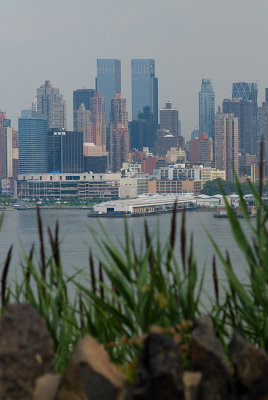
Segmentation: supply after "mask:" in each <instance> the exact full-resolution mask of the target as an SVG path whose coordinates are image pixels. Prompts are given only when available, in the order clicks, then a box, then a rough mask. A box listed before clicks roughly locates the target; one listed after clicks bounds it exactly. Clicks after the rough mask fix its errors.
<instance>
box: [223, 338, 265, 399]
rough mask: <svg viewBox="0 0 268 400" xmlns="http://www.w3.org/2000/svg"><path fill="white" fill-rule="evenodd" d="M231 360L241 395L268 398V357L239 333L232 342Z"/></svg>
mask: <svg viewBox="0 0 268 400" xmlns="http://www.w3.org/2000/svg"><path fill="white" fill-rule="evenodd" d="M230 354H231V360H232V362H233V364H234V367H235V374H236V377H237V380H238V391H239V395H240V396H243V398H245V399H256V400H257V399H262V400H264V399H268V380H267V377H268V357H267V355H266V353H265V351H264V350H263V349H257V348H255V347H253V346H251V345H250V344H248V343H246V341H245V340H244V339H243V338H242V337H241V336H240V335H238V334H234V336H233V338H232V341H231V344H230Z"/></svg>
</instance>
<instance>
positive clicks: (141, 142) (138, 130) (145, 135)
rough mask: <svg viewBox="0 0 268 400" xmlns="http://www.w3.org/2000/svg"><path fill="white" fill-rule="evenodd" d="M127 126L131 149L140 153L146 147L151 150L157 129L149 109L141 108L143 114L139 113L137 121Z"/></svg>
mask: <svg viewBox="0 0 268 400" xmlns="http://www.w3.org/2000/svg"><path fill="white" fill-rule="evenodd" d="M129 125H130V146H131V148H132V149H137V150H140V151H142V149H143V147H148V148H149V149H150V150H152V148H153V145H154V142H155V141H156V132H157V129H156V126H155V124H154V122H153V113H152V112H151V109H150V107H149V106H147V107H143V112H142V113H139V116H138V120H133V121H132V122H130V123H129Z"/></svg>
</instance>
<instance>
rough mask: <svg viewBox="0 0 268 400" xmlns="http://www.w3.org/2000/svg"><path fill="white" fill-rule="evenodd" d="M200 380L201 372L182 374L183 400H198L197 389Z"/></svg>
mask: <svg viewBox="0 0 268 400" xmlns="http://www.w3.org/2000/svg"><path fill="white" fill-rule="evenodd" d="M201 379H202V374H201V372H188V371H187V372H184V374H183V384H184V398H185V400H198V399H199V387H200V382H201Z"/></svg>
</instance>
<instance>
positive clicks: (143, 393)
mask: <svg viewBox="0 0 268 400" xmlns="http://www.w3.org/2000/svg"><path fill="white" fill-rule="evenodd" d="M182 373H183V371H182V365H181V359H180V351H179V347H178V345H176V343H175V342H174V340H173V339H172V338H171V337H169V336H164V335H160V334H150V335H149V336H148V337H147V339H146V340H145V342H144V346H143V349H142V353H141V356H140V359H139V362H138V368H137V381H136V384H135V387H134V396H133V399H134V400H149V399H150V400H151V399H154V400H160V399H161V400H162V399H165V400H175V399H176V400H178V399H183V398H184V390H183V383H182Z"/></svg>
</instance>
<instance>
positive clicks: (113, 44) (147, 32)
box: [0, 0, 268, 138]
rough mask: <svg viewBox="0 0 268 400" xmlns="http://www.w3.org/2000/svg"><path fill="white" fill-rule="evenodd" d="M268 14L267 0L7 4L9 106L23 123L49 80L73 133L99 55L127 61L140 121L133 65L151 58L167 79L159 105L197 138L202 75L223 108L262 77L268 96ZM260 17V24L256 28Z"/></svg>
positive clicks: (126, 80) (0, 85)
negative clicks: (265, 45) (238, 86)
mask: <svg viewBox="0 0 268 400" xmlns="http://www.w3.org/2000/svg"><path fill="white" fill-rule="evenodd" d="M52 4H53V12H51V7H50V6H49V5H52ZM230 9H231V10H232V12H231V13H230ZM103 10H105V12H103ZM267 11H268V4H267V3H266V2H265V1H264V0H260V1H258V2H257V3H255V4H253V3H251V2H249V1H247V0H245V1H243V2H242V0H237V1H236V2H231V1H230V0H227V2H225V3H224V4H220V3H218V2H215V1H212V0H204V1H202V2H198V1H196V0H195V1H187V2H186V0H182V1H181V2H179V3H178V2H177V1H175V0H174V1H173V0H171V1H170V2H169V5H168V7H166V6H165V5H164V4H163V3H162V2H160V1H158V0H156V1H154V2H153V1H151V0H148V2H146V4H144V2H141V1H140V0H138V1H137V2H135V4H130V3H128V2H123V1H122V0H117V2H115V3H113V4H111V3H110V2H108V1H107V0H104V2H102V3H101V4H96V3H94V4H91V3H89V2H86V1H85V0H78V1H77V2H76V3H74V2H72V1H70V0H65V1H63V0H57V1H56V2H53V3H52V1H51V0H48V1H47V2H43V1H41V0H40V1H33V0H20V1H18V0H11V1H9V2H5V3H4V4H3V5H2V8H1V16H0V31H1V35H2V38H3V40H2V47H1V49H2V53H1V59H2V73H1V77H0V89H1V90H0V108H2V109H3V110H6V111H7V116H8V118H11V119H12V122H13V125H15V124H16V123H17V118H18V116H19V115H20V110H21V109H25V108H27V107H28V106H29V105H30V103H31V101H32V96H33V93H34V92H35V90H36V88H37V87H38V86H39V85H40V84H41V82H44V80H47V79H49V80H51V81H52V82H53V84H54V86H55V87H58V88H60V91H61V93H62V94H63V96H64V99H65V100H66V103H67V113H68V121H67V128H68V129H71V127H72V115H71V113H72V111H71V110H72V92H73V90H75V89H76V88H82V87H87V88H94V87H95V81H94V80H95V76H96V59H97V58H101V57H105V58H116V59H119V60H121V63H122V94H123V96H124V97H125V98H126V99H127V108H128V110H129V113H130V115H129V119H130V120H131V101H130V100H131V77H130V74H131V72H130V71H131V68H130V60H131V59H132V58H152V59H155V63H156V76H157V77H158V78H159V108H162V107H163V106H164V104H165V103H166V102H167V101H171V102H172V103H173V105H174V107H178V109H179V112H180V119H181V121H182V134H183V135H185V136H186V138H189V135H190V133H191V131H192V130H193V129H194V128H195V127H196V126H198V91H199V88H200V81H201V79H202V78H208V79H211V82H212V84H213V88H214V91H215V95H216V99H215V105H216V108H217V105H218V104H221V103H222V99H223V98H230V97H231V90H232V83H233V82H239V81H244V80H246V81H247V82H256V81H257V80H259V82H258V86H259V104H261V102H262V101H263V100H264V88H265V87H267V86H268V79H267V75H266V65H267V56H266V54H265V52H264V51H262V50H261V48H260V45H259V43H260V39H261V38H263V37H266V32H267V24H266V21H265V17H266V15H267ZM100 16H101V24H100ZM252 20H253V21H254V22H256V21H258V23H254V24H252V23H249V21H252ZM59 21H60V23H59ZM226 21H228V28H226V27H227V25H226ZM62 26H64V29H61V27H62ZM137 26H138V27H139V29H138V30H137ZM89 38H90V39H91V40H90V41H89V40H88V39H89ZM230 43H232V46H230ZM174 49H176V52H175V51H174ZM212 49H213V51H212ZM226 52H228V60H227V58H226ZM230 59H231V60H232V63H231V64H230V63H229V60H230ZM19 60H23V62H19V63H18V61H19ZM15 127H16V126H15Z"/></svg>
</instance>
